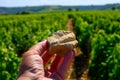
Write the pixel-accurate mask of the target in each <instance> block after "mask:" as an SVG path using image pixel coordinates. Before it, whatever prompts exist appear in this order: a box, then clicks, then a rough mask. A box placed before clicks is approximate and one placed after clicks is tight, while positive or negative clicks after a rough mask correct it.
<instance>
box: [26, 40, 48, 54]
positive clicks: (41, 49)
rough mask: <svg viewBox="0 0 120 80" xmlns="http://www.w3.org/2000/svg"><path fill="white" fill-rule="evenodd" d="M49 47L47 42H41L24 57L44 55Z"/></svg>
mask: <svg viewBox="0 0 120 80" xmlns="http://www.w3.org/2000/svg"><path fill="white" fill-rule="evenodd" d="M48 47H49V43H48V41H47V40H44V41H42V42H39V43H37V44H35V45H34V46H32V47H31V48H30V49H29V50H28V51H27V52H26V53H25V54H24V56H27V55H36V54H37V55H42V53H44V52H45V51H46V50H47V49H48Z"/></svg>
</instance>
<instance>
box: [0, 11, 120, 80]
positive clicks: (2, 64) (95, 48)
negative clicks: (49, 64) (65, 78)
mask: <svg viewBox="0 0 120 80" xmlns="http://www.w3.org/2000/svg"><path fill="white" fill-rule="evenodd" d="M119 14H120V11H76V12H75V11H73V12H46V13H36V14H27V15H0V29H1V30H0V58H1V59H0V72H1V73H0V76H1V79H4V80H15V78H16V76H17V73H18V68H19V65H20V60H21V56H22V54H23V53H24V52H25V51H26V50H28V48H29V47H30V46H32V45H33V44H35V43H37V42H39V41H41V40H43V39H46V38H47V37H48V36H50V35H52V33H53V32H55V31H57V30H61V29H66V23H67V20H68V17H74V18H75V27H76V32H77V34H76V36H77V39H78V41H79V47H80V48H81V49H82V50H83V52H84V51H86V49H87V50H88V48H86V47H87V46H88V41H89V45H90V46H89V51H88V52H89V53H90V54H91V58H90V59H91V60H90V62H91V64H90V66H89V68H90V69H89V76H90V78H91V79H92V80H96V79H97V80H105V79H109V80H114V79H117V80H118V79H119V76H118V75H120V74H119V68H120V64H119V61H120V56H119V54H120V51H119V49H120V23H119V22H120V16H119ZM78 62H79V61H78ZM78 66H79V65H78ZM77 71H78V75H79V74H81V73H79V70H77Z"/></svg>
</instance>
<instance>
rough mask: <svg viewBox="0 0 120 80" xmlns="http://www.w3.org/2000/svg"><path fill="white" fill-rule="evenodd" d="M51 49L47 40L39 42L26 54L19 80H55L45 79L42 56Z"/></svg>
mask: <svg viewBox="0 0 120 80" xmlns="http://www.w3.org/2000/svg"><path fill="white" fill-rule="evenodd" d="M48 48H49V44H48V42H47V40H44V41H42V42H39V43H37V44H35V45H34V46H32V47H31V48H30V49H29V50H28V51H27V52H25V53H24V55H23V59H22V62H21V66H20V69H19V73H18V77H17V80H53V79H51V78H47V77H45V72H44V66H43V60H42V58H41V55H42V54H43V53H46V52H47V50H48Z"/></svg>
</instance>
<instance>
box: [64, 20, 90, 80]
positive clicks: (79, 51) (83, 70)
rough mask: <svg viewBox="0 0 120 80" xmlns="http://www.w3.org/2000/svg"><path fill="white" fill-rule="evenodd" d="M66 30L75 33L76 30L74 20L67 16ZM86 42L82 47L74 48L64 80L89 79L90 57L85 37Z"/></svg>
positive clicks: (88, 44)
mask: <svg viewBox="0 0 120 80" xmlns="http://www.w3.org/2000/svg"><path fill="white" fill-rule="evenodd" d="M66 26H67V30H68V31H72V32H73V33H74V34H75V35H76V34H77V33H79V32H77V30H76V28H75V20H74V19H73V18H69V19H68V22H67V25H66ZM85 40H86V43H85V45H84V47H83V48H80V47H79V46H78V47H77V48H76V49H75V53H76V55H75V58H74V60H73V62H72V63H71V66H70V69H69V70H68V73H67V77H66V79H65V80H90V79H89V77H88V71H89V69H88V67H89V59H90V42H89V39H88V38H86V39H85Z"/></svg>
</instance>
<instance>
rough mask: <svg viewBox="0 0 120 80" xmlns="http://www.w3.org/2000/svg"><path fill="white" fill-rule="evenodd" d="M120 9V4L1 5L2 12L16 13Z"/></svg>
mask: <svg viewBox="0 0 120 80" xmlns="http://www.w3.org/2000/svg"><path fill="white" fill-rule="evenodd" d="M112 8H113V9H114V8H115V9H120V4H118V3H117V4H106V5H87V6H58V5H54V6H32V7H0V14H15V13H21V12H46V11H62V10H71V9H72V10H109V9H112Z"/></svg>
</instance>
